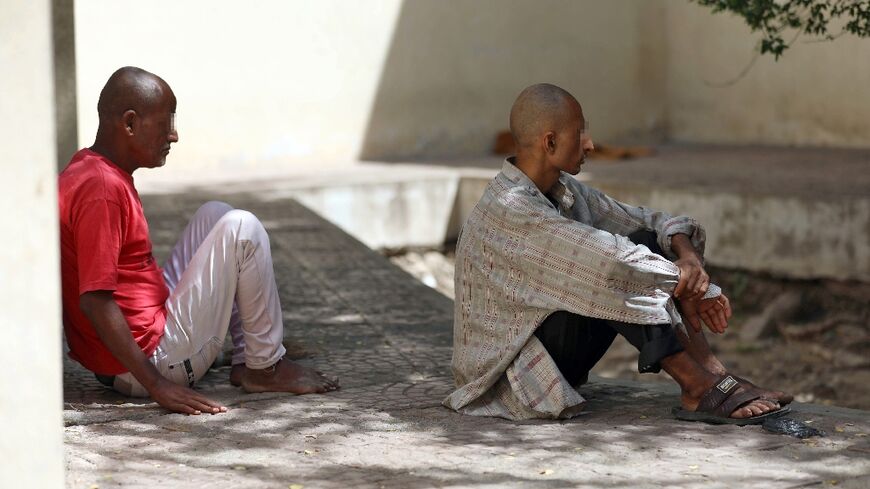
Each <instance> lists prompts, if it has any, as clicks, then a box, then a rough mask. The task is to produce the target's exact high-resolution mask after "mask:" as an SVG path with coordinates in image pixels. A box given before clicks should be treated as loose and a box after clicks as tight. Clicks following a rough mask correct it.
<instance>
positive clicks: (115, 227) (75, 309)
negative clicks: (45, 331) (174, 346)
mask: <svg viewBox="0 0 870 489" xmlns="http://www.w3.org/2000/svg"><path fill="white" fill-rule="evenodd" d="M58 203H59V205H60V264H61V284H62V290H63V326H64V331H65V333H66V340H67V343H68V344H69V348H70V356H71V357H72V358H73V359H75V360H77V361H78V362H79V363H81V364H82V365H84V366H85V368H87V369H88V370H90V371H92V372H95V373H98V374H103V375H117V374H120V373H124V372H126V371H127V369H126V368H124V366H123V365H121V363H120V362H119V361H118V360H117V359H115V357H114V356H112V354H111V353H110V352H109V350H108V349H107V348H106V346H105V345H104V344H103V342H102V341H100V338H99V336H97V332H96V330H94V327H93V326H92V325H91V322H90V321H89V320H88V318H87V317H86V316H85V315H84V313H82V311H81V309H80V308H79V297H80V296H81V295H82V294H84V293H85V292H90V291H94V290H111V291H114V294H113V295H114V298H115V302H117V303H118V306H119V307H120V308H121V312H122V313H123V314H124V317H125V318H126V319H127V323H128V324H129V326H130V332H131V333H133V339H134V340H135V341H136V343H137V344H138V345H139V347H140V348H142V351H143V352H145V354H146V355H150V354H151V353H153V352H154V349H155V348H157V344H158V343H159V342H160V338H161V336H163V327H164V326H165V324H166V306H165V303H166V299H167V297H169V289H168V288H167V287H166V283H165V282H164V280H163V272H162V271H161V270H160V267H158V266H157V263H156V262H155V260H154V255H153V254H152V252H151V240H150V238H149V237H148V223H147V222H145V214H144V213H143V212H142V202H141V201H140V200H139V193H138V192H136V188H135V187H134V186H133V176H132V175H130V174H128V173H126V172H125V171H124V170H122V169H120V168H119V167H117V166H116V165H115V164H114V163H112V162H111V161H109V160H108V159H107V158H106V157H104V156H102V155H100V154H98V153H95V152H93V151H91V150H89V149H83V150H81V151H79V152H78V153H76V154H75V155H73V157H72V160H70V163H69V165H68V166H67V167H66V169H65V170H64V171H63V172H62V173H61V174H60V176H59V177H58Z"/></svg>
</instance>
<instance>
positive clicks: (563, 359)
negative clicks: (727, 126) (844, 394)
mask: <svg viewBox="0 0 870 489" xmlns="http://www.w3.org/2000/svg"><path fill="white" fill-rule="evenodd" d="M510 127H511V132H512V134H513V137H514V140H515V141H516V145H517V151H516V153H517V154H516V156H515V157H511V158H508V159H507V160H506V161H505V163H504V165H503V168H502V171H501V173H499V174H498V175H497V176H496V177H495V179H493V180H492V182H490V184H489V186H488V187H487V189H486V191H485V193H484V195H483V197H482V198H481V200H480V202H479V203H478V204H477V206H476V207H475V209H474V210H473V211H472V213H471V215H470V216H469V218H468V221H467V222H466V224H465V226H464V228H463V230H462V233H461V235H460V238H459V243H458V245H457V250H456V276H455V285H456V302H455V304H456V306H455V319H454V321H455V324H454V352H453V362H452V368H453V373H454V377H455V381H456V385H457V389H456V390H455V391H454V392H453V393H452V394H450V395H449V396H448V397H447V398H446V399H445V400H444V404H445V406H447V407H450V408H452V409H455V410H457V411H459V412H462V413H465V414H471V415H480V416H499V417H504V418H508V419H527V418H569V417H572V416H574V415H576V414H577V413H578V412H579V411H580V410H581V409H582V407H583V404H584V399H583V397H582V396H581V395H580V394H579V393H578V392H577V390H575V387H577V386H579V385H580V384H582V383H584V382H585V381H586V380H587V376H588V372H589V370H590V369H591V368H592V367H593V366H594V365H595V363H596V362H597V361H598V360H599V359H600V358H601V357H602V356H603V355H604V352H605V351H606V350H607V349H608V347H609V346H610V345H611V343H612V342H613V340H614V338H615V337H616V335H617V334H620V335H622V336H624V337H625V338H626V339H627V340H628V341H629V342H630V343H631V344H632V345H634V346H635V347H636V348H637V349H638V351H639V359H638V369H639V371H641V372H658V371H659V370H660V369H664V370H665V371H666V372H667V373H668V374H670V375H671V377H673V378H674V380H676V381H677V383H678V384H679V385H680V387H681V389H682V396H681V403H682V409H681V410H680V413H678V417H680V415H679V414H682V415H683V417H684V419H689V420H698V421H707V422H728V423H735V424H748V423H756V422H760V421H761V419H762V418H764V417H767V416H770V415H777V414H779V413H782V412H784V410H783V409H781V404H787V403H788V402H790V401H791V396H788V395H786V394H784V393H782V392H772V391H767V390H764V389H760V388H757V387H755V386H753V385H752V384H750V383H749V382H748V381H745V380H743V379H740V378H739V377H736V376H732V375H730V374H728V372H727V371H726V369H725V367H724V366H723V365H722V363H721V362H720V361H719V360H718V359H716V357H715V356H714V355H713V354H712V352H711V351H710V348H709V346H708V345H707V342H706V340H705V338H704V335H703V333H702V332H701V321H702V320H703V322H704V323H705V324H706V325H707V326H708V328H709V329H710V330H711V331H712V332H714V333H723V332H724V331H725V328H726V327H727V322H728V318H729V317H730V315H731V309H730V305H729V302H728V299H727V297H725V295H723V294H722V293H721V289H719V287H717V286H715V285H713V284H710V283H709V279H708V275H707V273H706V272H705V271H704V268H703V252H704V230H703V228H702V227H701V226H700V225H699V224H698V223H696V222H695V221H694V220H693V219H691V218H689V217H683V216H681V217H672V216H669V215H668V214H665V213H663V212H657V211H652V210H649V209H646V208H643V207H633V206H630V205H626V204H623V203H621V202H618V201H616V200H614V199H612V198H610V197H608V196H607V195H605V194H603V193H601V192H599V191H597V190H595V189H592V188H589V187H587V186H585V185H583V184H582V183H580V182H578V181H577V180H576V179H574V178H573V177H572V175H576V174H577V173H578V172H579V171H580V167H581V165H582V164H583V163H584V162H585V155H586V154H587V152H589V151H592V150H593V149H594V146H593V143H592V140H591V139H590V137H589V135H588V133H587V131H586V127H587V125H586V121H585V118H584V116H583V111H582V108H581V106H580V104H579V103H578V102H577V100H576V99H575V98H574V97H573V96H571V94H569V93H568V92H566V91H565V90H563V89H561V88H559V87H556V86H554V85H549V84H539V85H533V86H531V87H528V88H526V89H525V90H524V91H523V92H522V93H521V94H520V95H519V97H518V98H517V100H516V102H515V103H514V105H513V107H512V109H511V115H510ZM683 320H685V321H686V322H688V323H689V326H690V327H689V328H685V327H684V326H683ZM717 388H718V391H717ZM714 411H716V413H715V414H710V413H712V412H714ZM693 416H698V418H697V419H693Z"/></svg>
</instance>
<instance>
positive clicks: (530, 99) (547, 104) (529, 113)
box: [510, 83, 580, 147]
mask: <svg viewBox="0 0 870 489" xmlns="http://www.w3.org/2000/svg"><path fill="white" fill-rule="evenodd" d="M575 105H576V107H580V104H579V103H578V102H577V99H575V98H574V96H572V95H571V94H570V93H568V92H567V91H566V90H564V89H562V88H559V87H557V86H556V85H551V84H549V83H539V84H537V85H532V86H530V87H528V88H526V89H525V90H523V91H522V92H520V95H519V96H518V97H517V100H516V101H515V102H514V105H513V107H511V120H510V125H511V134H513V136H514V140H515V141H516V143H517V146H518V147H528V146H531V145H534V144H535V143H536V142H537V141H538V138H539V137H540V136H541V135H542V134H544V133H546V132H548V131H554V132H555V131H558V129H559V128H560V127H561V126H562V125H563V124H564V123H565V121H566V120H568V119H570V118H571V117H572V116H573V114H574V110H572V109H573V108H574V106H575Z"/></svg>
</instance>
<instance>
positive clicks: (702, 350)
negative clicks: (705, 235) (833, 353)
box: [628, 231, 794, 404]
mask: <svg viewBox="0 0 870 489" xmlns="http://www.w3.org/2000/svg"><path fill="white" fill-rule="evenodd" d="M628 238H629V239H630V240H631V241H632V242H633V243H635V244H642V245H644V246H646V247H647V248H649V249H650V251H652V252H653V253H657V254H659V255H662V256H664V251H662V249H661V247H660V246H659V244H658V239H657V235H656V233H654V232H652V231H638V232H635V233H632V234H631V235H630V236H629V237H628ZM675 333H676V335H677V339H678V340H679V342H680V344H681V345H682V346H683V348H685V350H686V353H688V354H689V355H690V356H691V357H692V359H694V360H695V362H697V363H698V364H699V365H701V367H703V368H704V369H705V370H707V371H708V372H710V373H712V374H714V375H717V376H722V375H725V374H726V373H728V370H727V369H726V368H725V365H723V364H722V362H721V361H720V360H719V359H718V358H717V357H716V355H715V354H714V353H713V351H712V350H711V349H710V345H709V343H707V338H706V336H705V335H704V333H703V332H696V331H695V330H693V329H692V328H685V330H684V331H675ZM762 390H763V391H764V393H765V397H766V398H769V399H775V400H776V401H778V402H779V403H781V404H788V403H790V402H791V401H792V400H793V399H794V396H792V395H790V394H786V393H784V392H782V391H774V390H769V389H763V388H762Z"/></svg>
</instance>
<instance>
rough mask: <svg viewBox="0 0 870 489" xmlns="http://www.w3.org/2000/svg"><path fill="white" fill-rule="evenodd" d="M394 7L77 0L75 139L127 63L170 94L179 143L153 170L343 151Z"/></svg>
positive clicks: (364, 110) (320, 160)
mask: <svg viewBox="0 0 870 489" xmlns="http://www.w3.org/2000/svg"><path fill="white" fill-rule="evenodd" d="M400 5H401V2H400V1H399V0H385V1H378V2H345V1H340V0H323V1H317V2H311V1H306V0H263V1H257V2H237V1H227V0H196V1H185V2H177V1H173V0H155V1H150V2H128V1H123V2H118V1H110V0H76V2H75V15H76V33H75V35H76V46H77V55H78V58H77V64H78V67H77V70H78V82H79V83H78V98H79V119H78V122H79V141H80V144H81V145H83V146H86V145H89V144H91V143H92V141H93V138H94V134H95V132H96V127H97V112H96V104H97V99H98V96H99V92H100V89H101V88H102V86H103V84H104V83H105V81H106V79H107V78H108V77H109V75H110V74H111V73H112V72H113V71H114V70H115V69H117V68H119V67H121V66H124V65H136V66H140V67H142V68H144V69H147V70H150V71H153V72H155V73H157V74H159V75H161V76H162V77H164V78H165V79H166V80H167V81H168V82H169V84H170V85H171V86H172V88H173V89H174V91H175V94H176V96H177V98H178V116H177V123H178V128H179V135H180V142H179V144H177V145H176V146H175V149H173V152H172V156H171V157H170V161H169V164H168V165H167V167H165V168H163V169H161V170H160V172H161V173H165V174H166V175H173V176H178V177H179V178H182V177H190V176H196V175H197V174H202V173H215V172H224V171H238V170H239V169H255V168H280V167H282V166H286V165H321V164H324V163H328V162H330V161H333V160H353V159H355V158H356V156H357V154H358V153H359V147H360V145H361V138H362V136H363V134H364V133H365V127H366V124H367V122H368V114H369V111H370V109H371V103H372V100H373V96H374V93H375V91H376V90H377V83H378V80H379V77H380V74H381V68H382V65H383V60H384V57H385V56H386V52H387V48H388V46H389V42H390V39H391V36H392V33H393V27H394V25H395V21H396V15H397V13H398V11H399V7H400ZM142 176H143V177H146V176H147V172H146V173H142ZM138 177H139V174H137V178H138Z"/></svg>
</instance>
